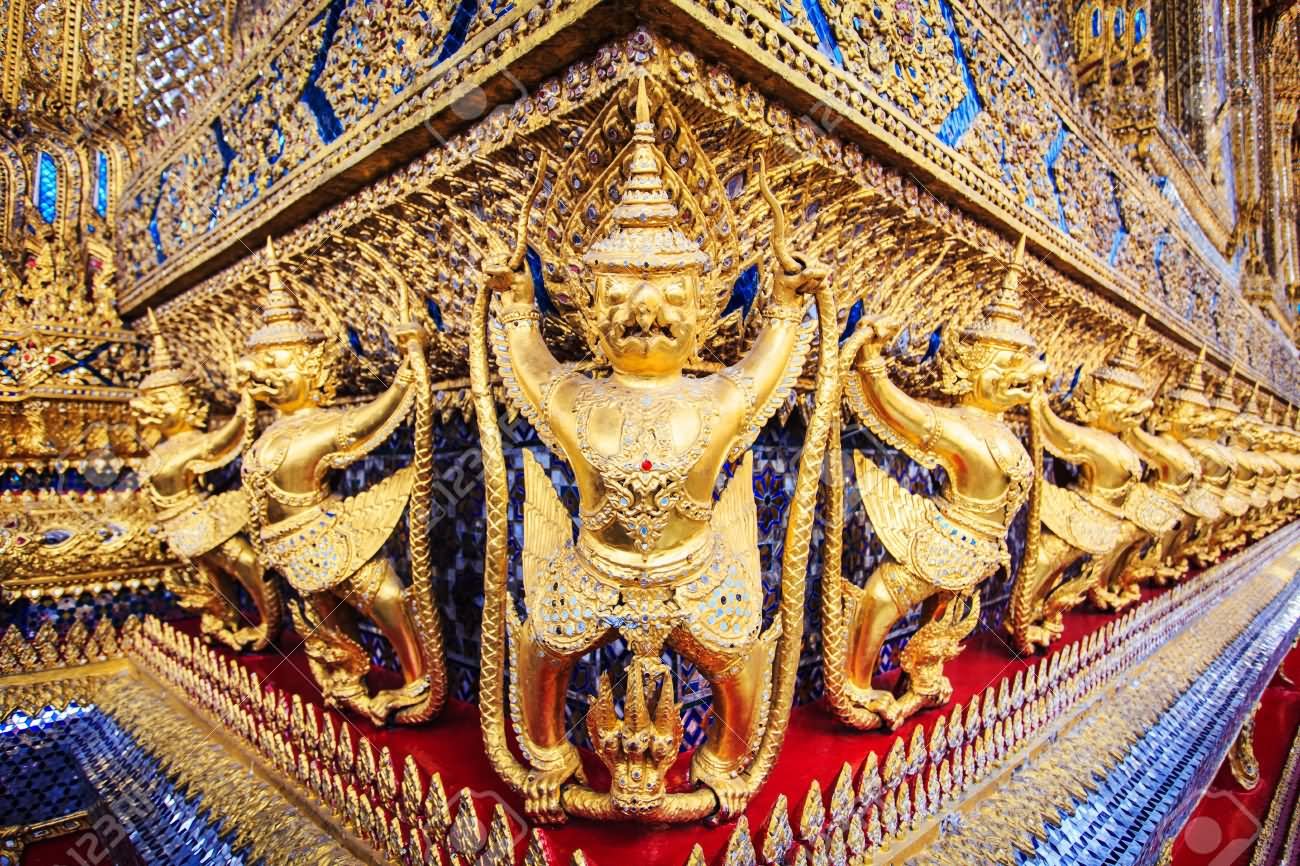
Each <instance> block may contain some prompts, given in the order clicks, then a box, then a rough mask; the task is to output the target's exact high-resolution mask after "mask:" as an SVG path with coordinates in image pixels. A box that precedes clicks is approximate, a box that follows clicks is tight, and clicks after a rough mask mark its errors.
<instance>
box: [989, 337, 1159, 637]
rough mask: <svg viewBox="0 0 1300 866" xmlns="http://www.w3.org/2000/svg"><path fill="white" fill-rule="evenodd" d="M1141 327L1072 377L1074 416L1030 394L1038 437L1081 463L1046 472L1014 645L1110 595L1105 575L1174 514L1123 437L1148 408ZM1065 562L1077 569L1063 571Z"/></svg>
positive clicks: (1014, 607)
mask: <svg viewBox="0 0 1300 866" xmlns="http://www.w3.org/2000/svg"><path fill="white" fill-rule="evenodd" d="M1140 327H1141V323H1140V322H1139V324H1138V328H1140ZM1138 328H1135V329H1134V330H1133V332H1132V333H1131V334H1130V335H1129V337H1128V339H1127V340H1126V341H1125V342H1124V344H1123V346H1122V347H1121V349H1120V351H1119V352H1117V353H1116V354H1115V355H1114V357H1112V358H1111V360H1110V361H1109V362H1108V363H1106V364H1103V365H1102V366H1101V367H1098V368H1097V369H1096V370H1094V371H1093V372H1092V374H1091V375H1090V376H1089V377H1088V378H1087V379H1086V380H1085V381H1084V382H1083V383H1082V384H1081V385H1080V386H1079V390H1078V392H1077V393H1076V395H1075V398H1074V400H1075V401H1077V402H1076V403H1075V414H1076V417H1077V419H1078V421H1079V423H1074V422H1072V421H1067V420H1066V419H1064V418H1062V417H1060V416H1059V415H1057V413H1056V412H1055V411H1053V409H1052V407H1051V406H1050V405H1049V402H1048V398H1047V396H1046V395H1045V394H1043V393H1041V392H1040V393H1038V394H1035V395H1034V399H1033V400H1032V401H1031V402H1030V409H1029V411H1030V412H1031V413H1032V414H1033V416H1034V418H1035V420H1036V422H1037V425H1038V428H1039V429H1040V430H1041V432H1042V443H1043V446H1044V447H1045V448H1046V449H1047V451H1048V453H1050V454H1052V455H1053V456H1055V457H1057V458H1058V459H1061V460H1065V461H1068V462H1070V463H1073V464H1075V465H1076V466H1078V468H1079V480H1078V482H1077V483H1076V484H1074V485H1071V486H1070V487H1058V486H1056V485H1055V484H1051V483H1050V482H1047V481H1044V482H1043V500H1042V509H1041V517H1042V528H1041V531H1040V532H1039V534H1038V538H1037V542H1038V543H1037V544H1036V545H1033V546H1031V547H1030V548H1028V549H1027V550H1026V553H1025V557H1026V559H1025V566H1024V567H1023V568H1022V569H1021V572H1020V574H1019V575H1018V577H1017V580H1016V584H1015V587H1014V589H1013V590H1012V596H1011V604H1010V607H1009V608H1008V611H1007V619H1006V624H1007V628H1008V631H1010V632H1011V635H1012V637H1013V638H1014V640H1015V642H1016V645H1017V648H1018V649H1019V650H1020V651H1021V652H1026V653H1028V652H1033V651H1034V649H1035V647H1037V646H1044V647H1046V646H1048V645H1049V644H1050V643H1051V642H1052V641H1053V640H1055V639H1056V638H1057V637H1059V636H1060V635H1061V632H1062V631H1063V630H1064V625H1063V622H1062V616H1063V615H1064V614H1065V612H1066V611H1068V610H1070V609H1071V608H1073V607H1074V606H1076V605H1077V604H1079V603H1080V602H1081V601H1083V599H1084V598H1085V597H1087V596H1088V594H1089V593H1090V592H1091V593H1093V594H1098V595H1099V594H1102V593H1107V594H1108V596H1109V595H1110V587H1109V584H1108V580H1109V578H1111V576H1112V575H1115V574H1119V573H1122V572H1123V569H1124V566H1125V564H1126V562H1127V560H1128V559H1129V558H1130V557H1131V556H1132V555H1133V554H1134V553H1135V552H1136V551H1137V548H1138V546H1139V545H1141V544H1142V543H1143V542H1144V541H1145V540H1146V539H1147V538H1148V537H1149V536H1150V535H1151V534H1153V533H1155V532H1164V531H1167V530H1168V529H1169V528H1170V527H1169V526H1167V525H1166V524H1168V523H1173V522H1176V520H1177V516H1178V512H1177V511H1176V510H1174V509H1172V508H1171V507H1170V506H1168V505H1167V504H1166V503H1165V502H1164V500H1163V499H1158V500H1156V501H1155V502H1154V503H1153V502H1152V501H1151V494H1150V492H1149V490H1147V489H1146V488H1145V487H1143V485H1142V461H1141V460H1140V459H1139V457H1138V455H1137V452H1136V451H1134V450H1133V449H1132V448H1131V447H1129V446H1128V445H1127V444H1125V443H1124V441H1123V440H1122V439H1121V438H1120V437H1121V435H1123V434H1124V433H1127V432H1128V431H1130V430H1132V429H1133V428H1134V427H1136V426H1137V424H1138V423H1140V422H1141V420H1142V417H1143V416H1144V415H1145V414H1146V413H1147V412H1148V411H1149V410H1150V408H1151V400H1150V399H1149V398H1148V396H1147V393H1146V392H1147V384H1146V382H1145V381H1144V380H1143V379H1142V376H1141V374H1140V372H1139V369H1140V365H1139V362H1138ZM1161 507H1163V510H1161ZM1085 557H1087V558H1088V559H1087V560H1086V561H1085ZM1071 567H1076V568H1077V573H1074V574H1071V573H1069V572H1070V569H1071ZM1127 600H1129V599H1128V598H1127V596H1125V597H1124V598H1123V599H1121V598H1119V597H1118V595H1116V596H1115V597H1114V598H1113V599H1112V601H1113V603H1116V604H1122V603H1123V602H1124V601H1127Z"/></svg>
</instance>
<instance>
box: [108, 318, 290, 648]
mask: <svg viewBox="0 0 1300 866" xmlns="http://www.w3.org/2000/svg"><path fill="white" fill-rule="evenodd" d="M149 326H150V329H151V331H152V332H153V334H152V337H153V350H152V352H151V357H150V363H151V365H152V369H151V372H150V373H149V375H148V376H146V377H145V378H144V380H143V381H142V382H141V383H140V389H139V396H138V397H137V398H136V399H135V400H133V401H132V402H131V409H132V411H133V412H134V413H135V414H136V416H137V418H138V419H139V421H140V426H141V428H142V429H143V430H145V431H146V434H147V435H148V434H152V435H153V436H155V437H162V441H161V442H160V443H159V444H158V445H157V446H155V447H154V448H153V450H152V451H151V452H150V454H149V456H148V457H147V458H146V459H145V460H144V461H143V462H142V463H141V464H140V467H139V470H138V472H137V477H138V478H139V481H140V484H141V485H142V486H143V487H144V488H145V490H146V491H147V492H148V494H149V498H150V500H151V501H152V503H153V505H154V508H155V510H156V514H155V519H156V520H157V521H158V523H159V524H160V525H161V527H162V531H163V533H164V534H165V535H166V537H167V541H168V545H169V546H170V548H171V551H172V553H173V554H175V555H176V556H177V557H179V558H182V559H183V560H184V561H185V562H186V563H187V564H188V565H190V566H191V567H193V568H194V570H195V571H197V572H198V575H199V577H200V583H199V584H194V583H192V582H189V581H185V582H179V583H173V584H172V585H171V586H169V588H170V589H171V590H172V591H173V592H175V593H176V594H177V596H178V598H179V600H180V602H181V604H182V605H183V606H185V607H187V608H190V609H192V610H195V611H197V612H199V613H200V614H201V617H202V629H203V634H204V635H205V636H206V637H207V638H209V639H210V640H213V641H216V642H219V643H222V644H225V645H226V646H229V647H231V648H232V649H236V650H242V649H251V650H254V651H259V650H262V649H265V648H266V647H267V645H268V644H269V643H270V642H271V640H273V639H274V637H275V635H276V633H277V631H278V629H279V625H280V617H281V613H282V603H281V600H280V593H279V589H278V588H277V587H276V585H275V583H274V581H273V579H270V578H268V577H267V575H266V571H265V567H264V565H263V564H262V563H260V562H259V561H258V557H257V553H256V552H255V550H254V549H253V546H252V543H251V542H250V541H249V540H248V538H247V537H246V535H245V534H244V530H245V529H246V527H247V526H248V521H249V515H248V498H247V496H246V495H244V493H243V492H242V491H238V490H235V491H230V492H227V493H223V494H220V495H218V496H211V497H209V496H207V495H206V494H204V492H203V490H202V480H203V473H204V472H207V471H211V470H213V469H218V468H220V467H222V466H224V465H226V464H227V463H229V462H230V461H232V460H234V459H235V458H236V457H238V456H239V453H240V452H241V451H243V450H244V448H245V447H246V446H247V445H248V443H250V442H251V441H252V440H253V437H254V432H255V431H254V427H255V422H256V419H255V413H254V410H253V404H252V400H251V399H249V398H245V399H244V401H243V403H242V405H241V406H240V409H239V411H238V412H236V413H235V415H234V416H233V417H232V418H231V419H230V420H229V421H228V422H226V423H225V424H223V425H221V426H220V427H219V428H217V429H215V430H212V431H205V430H204V429H203V427H204V425H205V422H206V419H207V414H208V407H207V405H206V404H204V403H203V402H202V400H201V398H200V397H199V396H198V394H197V393H196V391H195V389H194V382H195V380H196V379H197V376H196V374H195V373H194V372H193V371H192V370H189V369H186V368H184V367H181V366H178V365H177V364H176V363H175V362H174V361H173V360H172V356H171V351H170V349H169V348H168V346H167V341H166V340H165V339H164V338H163V335H162V332H161V330H160V329H159V326H158V320H157V319H156V318H155V317H154V315H153V312H152V311H150V313H149ZM236 582H237V583H238V585H240V586H242V587H243V588H244V589H245V590H246V591H247V592H248V594H249V596H250V597H251V598H252V599H253V603H254V604H255V605H256V606H257V612H258V622H257V623H255V624H254V623H242V622H241V613H240V611H239V608H238V605H237V604H236V601H235V599H236V598H237V597H238V596H237V595H236V592H235V585H236ZM204 584H206V586H204Z"/></svg>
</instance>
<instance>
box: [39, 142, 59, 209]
mask: <svg viewBox="0 0 1300 866" xmlns="http://www.w3.org/2000/svg"><path fill="white" fill-rule="evenodd" d="M34 192H35V200H36V210H37V212H38V213H40V215H41V219H43V220H45V221H46V222H47V223H53V222H54V221H55V220H56V219H58V218H59V167H58V166H57V165H56V164H55V162H54V157H52V156H50V155H49V154H48V153H46V152H45V151H41V152H40V153H38V154H37V155H36V189H35V191H34Z"/></svg>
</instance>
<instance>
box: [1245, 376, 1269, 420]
mask: <svg viewBox="0 0 1300 866" xmlns="http://www.w3.org/2000/svg"><path fill="white" fill-rule="evenodd" d="M1241 417H1243V418H1245V419H1246V420H1248V421H1263V420H1264V417H1263V415H1262V413H1261V412H1260V411H1259V383H1258V382H1256V383H1255V387H1254V388H1251V389H1250V396H1249V397H1247V398H1246V405H1245V406H1243V407H1242V408H1241Z"/></svg>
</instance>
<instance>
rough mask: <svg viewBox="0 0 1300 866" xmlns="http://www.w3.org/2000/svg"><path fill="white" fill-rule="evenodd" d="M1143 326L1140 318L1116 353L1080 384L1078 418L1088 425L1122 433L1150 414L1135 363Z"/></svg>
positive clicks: (1148, 403) (1140, 376)
mask: <svg viewBox="0 0 1300 866" xmlns="http://www.w3.org/2000/svg"><path fill="white" fill-rule="evenodd" d="M1145 323H1146V315H1145V314H1143V315H1142V317H1141V318H1139V319H1138V321H1137V324H1136V325H1135V326H1134V327H1133V330H1132V331H1130V332H1129V335H1128V338H1127V339H1126V340H1125V341H1124V345H1123V346H1121V347H1120V350H1119V351H1118V352H1116V353H1115V354H1114V356H1112V357H1111V359H1110V360H1109V361H1107V362H1106V363H1105V364H1103V365H1102V366H1100V367H1098V368H1097V369H1096V370H1094V371H1093V373H1092V375H1091V376H1090V377H1089V379H1088V381H1087V382H1086V383H1085V384H1084V387H1083V389H1082V394H1081V395H1080V403H1081V409H1080V412H1079V415H1080V417H1081V418H1082V419H1083V420H1084V421H1085V423H1087V424H1088V425H1090V426H1092V427H1096V428H1098V429H1100V430H1105V431H1107V432H1109V433H1123V432H1125V431H1128V430H1132V429H1133V428H1134V427H1136V426H1138V425H1139V424H1140V423H1142V419H1143V418H1144V417H1146V414H1147V413H1148V412H1150V411H1151V406H1152V402H1151V398H1150V397H1149V396H1147V383H1146V380H1145V379H1143V378H1142V375H1141V373H1140V372H1139V371H1140V370H1141V364H1140V362H1139V360H1138V332H1139V331H1140V330H1141V329H1142V326H1143V325H1144V324H1145Z"/></svg>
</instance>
